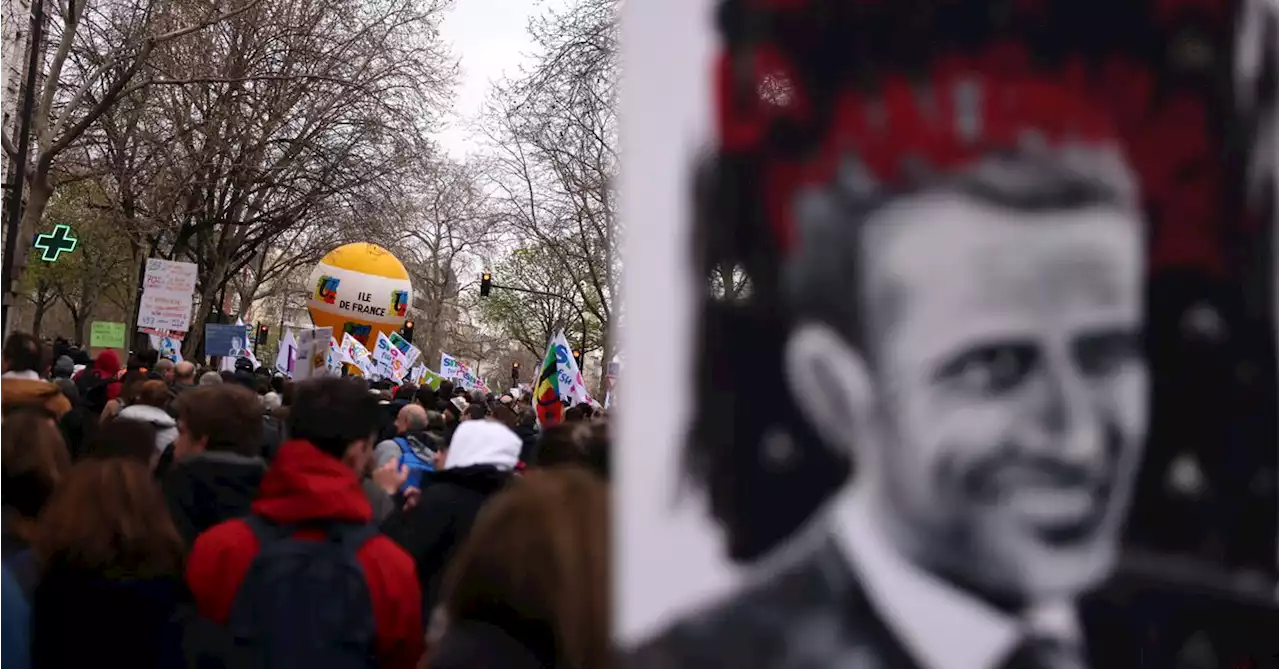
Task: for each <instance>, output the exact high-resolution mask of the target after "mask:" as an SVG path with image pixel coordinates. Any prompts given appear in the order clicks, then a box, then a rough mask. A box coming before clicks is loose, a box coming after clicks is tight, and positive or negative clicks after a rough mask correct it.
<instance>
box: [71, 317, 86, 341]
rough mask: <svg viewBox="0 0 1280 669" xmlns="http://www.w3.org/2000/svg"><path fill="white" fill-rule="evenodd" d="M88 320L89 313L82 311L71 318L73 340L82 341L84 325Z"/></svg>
mask: <svg viewBox="0 0 1280 669" xmlns="http://www.w3.org/2000/svg"><path fill="white" fill-rule="evenodd" d="M88 321H89V314H88V313H87V312H84V311H82V312H81V313H79V314H78V315H77V316H75V317H73V318H72V319H71V323H72V326H73V328H74V330H75V341H84V326H85V324H86V323H87V322H88Z"/></svg>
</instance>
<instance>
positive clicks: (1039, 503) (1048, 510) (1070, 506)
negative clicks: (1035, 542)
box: [1004, 486, 1110, 545]
mask: <svg viewBox="0 0 1280 669" xmlns="http://www.w3.org/2000/svg"><path fill="white" fill-rule="evenodd" d="M1109 497H1110V491H1109V486H1072V487H1050V486H1026V487H1019V488H1016V489H1013V490H1010V491H1009V494H1008V495H1007V497H1006V499H1005V502H1004V503H1005V504H1007V505H1008V508H1007V509H1006V513H1008V514H1010V515H1012V516H1013V518H1014V519H1015V520H1016V521H1017V522H1018V523H1019V524H1021V525H1023V526H1024V527H1026V529H1028V530H1029V531H1030V532H1031V533H1033V534H1035V535H1036V536H1037V537H1039V538H1040V539H1041V540H1042V541H1044V542H1045V543H1047V544H1050V545H1064V544H1071V543H1075V542H1077V541H1080V540H1082V539H1085V538H1086V537H1088V536H1090V535H1092V533H1093V532H1094V530H1096V529H1097V527H1098V526H1099V524H1100V523H1101V521H1102V518H1103V517H1104V516H1105V515H1106V509H1107V500H1108V498H1109Z"/></svg>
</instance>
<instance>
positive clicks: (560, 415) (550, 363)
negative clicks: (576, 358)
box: [533, 342, 564, 427]
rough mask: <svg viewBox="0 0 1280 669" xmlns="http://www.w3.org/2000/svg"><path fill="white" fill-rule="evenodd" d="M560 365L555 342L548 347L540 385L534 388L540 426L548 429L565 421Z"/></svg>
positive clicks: (539, 373) (543, 362) (543, 361)
mask: <svg viewBox="0 0 1280 669" xmlns="http://www.w3.org/2000/svg"><path fill="white" fill-rule="evenodd" d="M559 379H560V365H559V364H558V363H557V361H556V347H555V345H554V342H553V343H552V345H551V346H548V347H547V355H546V357H544V358H543V360H542V369H541V370H539V371H538V383H537V384H536V385H535V386H534V388H533V397H534V399H535V401H536V402H537V409H538V424H539V425H541V426H543V427H547V426H549V425H555V424H556V423H559V422H560V421H561V420H563V419H564V405H563V404H561V403H560V380H559Z"/></svg>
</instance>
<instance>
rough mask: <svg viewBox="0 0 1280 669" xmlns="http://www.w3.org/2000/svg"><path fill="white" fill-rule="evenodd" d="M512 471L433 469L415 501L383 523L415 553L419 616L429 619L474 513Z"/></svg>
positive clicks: (484, 467) (388, 532)
mask: <svg viewBox="0 0 1280 669" xmlns="http://www.w3.org/2000/svg"><path fill="white" fill-rule="evenodd" d="M511 476H512V474H511V472H509V471H501V470H499V469H498V468H497V467H494V466H491V465H474V466H471V467H459V468H456V469H445V470H442V471H437V472H435V473H434V476H433V477H432V478H431V483H430V484H428V485H426V486H425V487H424V488H423V490H422V496H421V497H420V498H419V500H418V503H417V505H416V506H414V507H413V508H412V509H410V510H408V511H395V512H392V514H391V516H390V517H388V518H387V520H386V521H385V522H384V523H383V524H382V531H383V532H384V533H386V535H387V536H388V537H391V538H392V539H393V540H395V541H396V543H398V544H400V545H401V546H403V547H404V549H405V550H406V551H408V552H409V554H410V555H412V556H413V561H414V563H415V565H416V566H417V572H418V581H419V583H420V584H421V585H422V611H423V616H424V617H423V620H430V617H429V616H430V613H431V611H432V610H433V609H434V608H435V605H436V602H437V599H438V597H439V589H440V580H441V578H442V577H443V576H444V570H445V567H447V566H448V564H449V560H450V558H452V557H453V554H454V553H455V552H456V551H457V549H458V547H459V546H461V545H462V542H463V541H465V540H466V538H467V535H468V534H470V532H471V525H472V523H474V522H475V519H476V514H478V513H480V508H481V507H483V506H484V503H485V502H486V501H488V499H489V498H490V497H492V496H493V494H494V493H496V492H498V491H499V490H501V489H502V488H503V486H505V485H506V484H507V482H508V481H510V480H511Z"/></svg>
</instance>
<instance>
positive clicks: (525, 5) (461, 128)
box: [436, 0, 566, 158]
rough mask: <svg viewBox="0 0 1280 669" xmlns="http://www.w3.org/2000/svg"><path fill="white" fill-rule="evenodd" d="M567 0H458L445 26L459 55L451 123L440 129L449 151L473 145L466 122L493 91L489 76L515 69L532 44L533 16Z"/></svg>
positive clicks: (454, 152)
mask: <svg viewBox="0 0 1280 669" xmlns="http://www.w3.org/2000/svg"><path fill="white" fill-rule="evenodd" d="M565 4H566V2H565V0H533V1H530V0H455V5H454V8H453V9H452V10H450V12H449V16H448V17H447V18H446V19H445V21H444V24H443V25H442V26H441V29H440V31H441V33H442V35H443V37H444V39H445V40H446V41H447V42H449V43H450V44H451V45H452V48H453V53H454V55H455V56H457V57H458V58H459V60H460V61H461V69H462V72H461V74H460V76H459V78H458V89H457V91H456V93H455V98H454V105H453V113H452V114H451V117H450V118H449V119H448V123H449V127H448V128H446V129H445V131H444V132H442V133H440V134H439V135H437V137H436V139H437V140H438V141H439V142H440V144H441V146H442V147H444V149H445V150H446V151H448V152H449V155H451V156H453V157H455V158H462V157H464V156H466V155H467V154H468V153H470V152H472V151H474V150H475V147H474V143H473V142H471V141H470V132H469V131H468V130H467V128H466V127H465V124H466V123H467V121H468V120H470V119H472V118H474V117H475V116H476V115H477V114H478V113H479V112H480V109H481V107H482V105H483V104H484V101H485V98H486V96H488V94H489V84H490V82H493V81H496V80H498V79H501V78H502V76H503V74H515V73H516V72H517V70H518V69H519V67H520V65H521V64H522V63H524V62H526V56H527V55H528V54H529V53H530V52H531V51H532V50H533V46H532V44H531V42H530V41H529V34H528V32H526V30H525V28H526V26H527V25H528V23H529V19H530V18H531V17H533V16H537V15H539V14H541V13H542V12H543V11H545V10H546V8H547V7H562V6H564V5H565Z"/></svg>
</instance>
